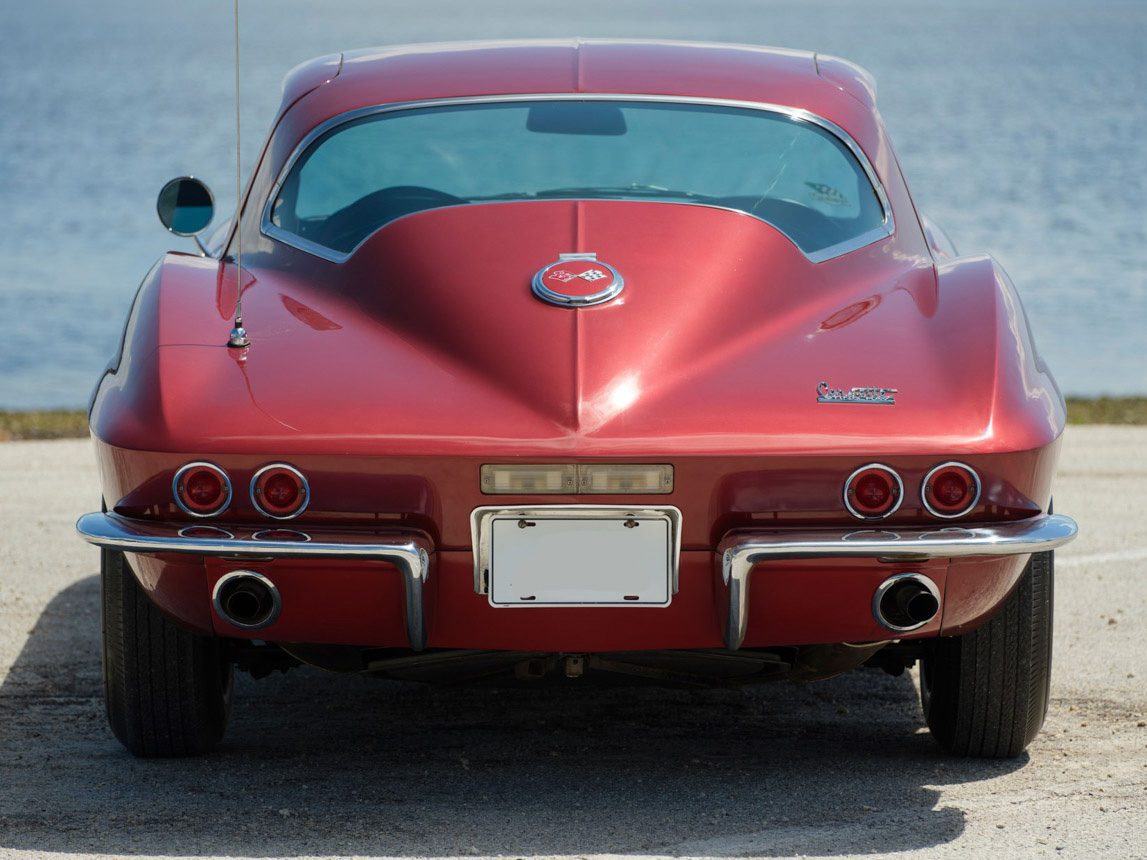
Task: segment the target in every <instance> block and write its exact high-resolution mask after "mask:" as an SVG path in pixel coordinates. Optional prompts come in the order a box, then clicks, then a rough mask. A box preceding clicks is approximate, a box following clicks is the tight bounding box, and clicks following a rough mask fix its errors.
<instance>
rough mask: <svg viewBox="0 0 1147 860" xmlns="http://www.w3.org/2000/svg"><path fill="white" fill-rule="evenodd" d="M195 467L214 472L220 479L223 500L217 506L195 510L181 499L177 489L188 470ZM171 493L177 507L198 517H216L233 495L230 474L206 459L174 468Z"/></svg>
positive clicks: (229, 503)
mask: <svg viewBox="0 0 1147 860" xmlns="http://www.w3.org/2000/svg"><path fill="white" fill-rule="evenodd" d="M196 469H206V470H208V471H211V472H215V473H216V474H217V475H218V476H219V478H220V479H221V481H222V484H223V490H224V496H223V501H222V502H221V503H220V504H219V506H218V507H216V508H212V509H211V510H210V511H197V510H195V509H194V508H192V507H190V506H188V504H187V503H186V502H184V500H183V495H182V493H180V491H179V487H180V484H181V483H182V481H183V478H184V477H185V476H186V475H187V474H188V473H189V472H192V471H194V470H196ZM171 495H172V498H174V499H175V504H176V505H177V506H178V507H179V509H180V510H181V511H183V512H184V513H185V514H187V515H188V516H192V517H198V518H199V519H207V518H209V517H217V516H219V515H220V514H221V513H223V512H224V511H225V510H227V508H228V507H230V505H231V499H232V496H233V493H232V487H231V476H230V475H228V474H227V472H226V470H224V469H223V468H222V467H221V466H217V465H216V464H214V463H209V462H207V461H206V460H196V461H195V462H192V463H186V464H184V465H183V466H180V467H179V469H177V470H176V472H175V476H174V477H173V478H172V479H171Z"/></svg>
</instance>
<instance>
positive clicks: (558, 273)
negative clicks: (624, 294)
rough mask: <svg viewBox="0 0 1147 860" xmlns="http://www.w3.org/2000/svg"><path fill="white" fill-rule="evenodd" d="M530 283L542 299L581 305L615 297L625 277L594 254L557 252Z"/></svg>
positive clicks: (558, 303) (599, 302)
mask: <svg viewBox="0 0 1147 860" xmlns="http://www.w3.org/2000/svg"><path fill="white" fill-rule="evenodd" d="M531 286H532V288H533V291H534V295H535V296H537V297H538V298H539V299H541V300H542V301H543V302H549V303H550V304H551V305H558V306H559V307H567V308H584V307H588V306H589V305H600V304H601V303H602V302H608V301H609V300H610V299H613V298H616V297H617V294H618V293H620V292H621V290H622V288H623V287H624V286H625V279H624V278H622V277H621V273H620V272H618V271H617V269H615V268H614V267H613V266H611V265H609V263H603V262H601V261H600V260H598V258H597V254H594V253H589V254H560V255H559V256H558V261H557V262H556V263H550V264H549V265H548V266H546V267H545V268H543V269H540V270H539V271H538V273H537V274H535V275H534V280H533V283H532V284H531Z"/></svg>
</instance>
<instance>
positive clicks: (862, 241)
mask: <svg viewBox="0 0 1147 860" xmlns="http://www.w3.org/2000/svg"><path fill="white" fill-rule="evenodd" d="M523 101H627V102H657V103H670V104H695V105H713V106H716V107H733V108H742V109H745V110H759V111H764V112H766V113H775V114H781V115H783V116H787V117H788V118H789V119H793V120H796V121H798V122H808V123H812V124H813V125H816V126H819V127H820V128H822V129H824V130H825V131H827V132H829V133H830V134H832V135H833V136H834V137H836V138H837V139H838V140H839V141H840V142H841V143H842V144H844V146H845V147H846V148H847V149H848V150H849V152H851V153H852V155H853V157H854V158H855V159H856V160H857V161H858V162H859V163H860V166H861V169H862V170H863V171H864V174H865V176H867V177H868V181H869V183H870V184H871V185H872V189H873V191H875V192H876V197H877V199H878V200H879V201H880V207H881V209H882V210H883V211H884V221H883V223H882V224H881V225H880V226H879V227H875V228H873V229H872V230H869V231H867V232H865V233H862V234H860V235H859V236H855V237H853V238H852V239H847V240H845V241H844V242H839V243H837V244H836V245H830V246H829V247H827V248H821V249H820V250H819V251H812V252H809V253H805V252H804V251H801V253H802V254H803V255H804V256H805V258H806V259H807V260H808V261H809V262H810V263H823V262H826V261H828V260H832V259H835V258H837V257H842V256H844V255H845V254H849V253H851V252H853V251H857V250H859V249H860V248H863V247H866V246H867V245H871V244H873V243H874V242H879V241H880V240H881V239H884V238H887V237H888V236H891V235H892V234H893V233H895V232H896V221H895V219H894V217H893V214H892V204H891V203H890V202H889V199H888V193H887V192H886V191H885V190H884V184H883V183H882V182H881V181H880V178H879V176H877V173H876V170H875V168H874V167H873V166H872V163H871V162H870V161H869V160H868V156H867V155H865V153H864V150H863V149H861V148H860V144H858V143H857V142H856V141H855V140H854V139H853V137H852V135H850V134H849V133H848V132H847V131H845V130H844V129H843V128H841V127H840V126H839V125H837V124H836V123H834V122H832V121H831V120H827V119H825V118H824V117H822V116H819V115H817V114H814V113H812V112H811V111H808V110H805V109H804V108H797V107H792V106H790V105H778V104H771V103H768V102H751V101H744V100H740V99H716V98H704V97H701V96H667V95H641V94H636V93H515V94H511V95H487V96H468V97H462V98H447V99H426V100H421V101H409V102H394V103H393V104H385V105H374V106H371V107H365V108H358V109H356V110H351V111H347V112H346V113H342V114H339V115H338V116H334V117H331V118H330V119H328V120H325V121H324V122H321V123H319V124H318V125H317V126H315V127H314V128H313V129H311V130H310V131H309V132H308V133H307V134H306V136H305V137H303V139H302V140H301V141H299V143H298V144H297V145H296V146H295V148H294V150H292V151H291V154H290V156H288V157H287V160H286V162H284V164H283V168H282V169H281V170H280V171H279V175H278V176H277V177H276V179H275V184H274V185H273V186H272V187H271V191H270V193H269V194H268V195H267V200H266V202H265V203H264V204H263V215H262V218H261V219H260V223H259V232H260V233H262V234H263V235H264V236H266V237H267V238H268V239H274V240H275V241H278V242H282V243H283V244H284V245H289V246H291V247H292V248H295V249H297V250H299V251H302V252H304V253H307V254H311V255H312V256H315V257H319V258H321V259H323V260H326V261H328V262H330V263H343V262H346V260H348V259H349V258H350V257H351V255H353V254H354V252H355V251H357V250H358V249H359V247H360V246H361V245H362V244H363V242H366V241H367V240H368V239H369V238H370V236H368V237H367V238H366V239H363V240H362V242H359V244H358V245H356V246H355V247H354V248H352V249H351V250H350V251H348V252H341V251H334V250H332V249H330V248H327V247H325V246H323V245H320V244H318V243H317V242H312V241H311V240H309V239H304V238H303V237H302V236H297V235H295V234H294V233H290V232H288V231H286V230H284V229H283V228H281V227H278V226H276V225H275V224H274V223H272V221H271V215H272V213H271V209H272V207H273V206H274V203H275V200H276V199H277V198H278V196H279V191H280V189H281V188H282V187H283V183H284V182H285V181H286V179H287V176H288V175H290V172H291V169H292V168H293V167H294V166H295V162H296V161H297V160H298V159H299V158H300V156H302V154H303V153H304V152H305V151H306V149H307V148H308V147H309V146H310V145H311V144H312V143H313V142H314V141H315V140H317V139H318V138H319V137H321V136H322V135H324V134H326V133H327V132H328V131H330V130H331V129H333V128H335V127H336V126H340V125H344V124H346V123H348V122H354V121H355V120H359V119H362V118H364V117H368V116H373V115H375V114H381V113H390V112H392V111H400V110H413V109H416V108H426V107H452V106H455V105H466V104H493V103H499V102H505V103H514V102H523ZM563 199H568V200H578V199H584V198H576V197H572V198H556V197H547V198H545V200H546V201H547V202H549V201H559V200H563ZM499 202H506V203H530V202H537V201H532V200H510V201H499ZM647 202H651V203H668V204H670V205H676V206H705V207H706V208H709V209H721V210H724V211H727V212H736V213H738V214H740V215H744V216H745V217H746V218H753V219H755V220H757V221H761V222H762V223H765V224H768V225H769V226H770V227H772V228H773V229H775V230H780V228H779V227H778V226H777V225H776V224H773V223H772V222H770V221H766V220H765V219H764V218H759V217H757V216H756V215H751V214H749V213H748V212H745V211H744V210H742V209H732V208H730V207H727V206H713V205H710V204H707V203H686V202H683V201H680V200H651V201H647ZM458 205H471V206H473V205H484V204H472V203H471V204H458ZM422 211H425V210H422ZM417 214H419V213H418V212H412V213H410V214H408V215H403V216H402V217H401V218H395V219H394V221H388V222H387V224H385V225H383V226H389V225H390V224H394V223H396V222H398V221H401V220H402V219H403V218H409V217H411V216H412V215H417ZM375 232H377V231H375ZM781 232H782V233H783V232H784V231H781ZM370 235H371V236H373V235H374V233H371V234H370ZM790 241H792V240H791V239H790ZM793 245H794V247H797V246H796V243H795V242H794V243H793ZM797 249H798V250H800V248H799V247H798V248H797Z"/></svg>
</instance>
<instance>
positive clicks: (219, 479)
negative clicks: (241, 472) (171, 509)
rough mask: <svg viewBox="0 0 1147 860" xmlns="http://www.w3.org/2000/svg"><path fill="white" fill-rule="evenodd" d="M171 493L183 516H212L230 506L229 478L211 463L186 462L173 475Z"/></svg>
mask: <svg viewBox="0 0 1147 860" xmlns="http://www.w3.org/2000/svg"><path fill="white" fill-rule="evenodd" d="M171 493H172V495H173V496H174V497H175V504H177V505H179V508H180V510H182V511H183V512H184V513H186V514H191V516H193V517H213V516H215V515H216V514H219V513H222V512H223V511H225V510H226V509H227V506H228V505H229V504H231V479H230V478H229V477H227V473H226V472H224V471H223V470H222V469H220V468H219V467H218V466H216V465H215V464H214V463H203V462H197V463H188V464H187V465H186V466H182V467H181V468H180V469H179V471H177V472H176V473H175V477H174V478H173V479H172V481H171Z"/></svg>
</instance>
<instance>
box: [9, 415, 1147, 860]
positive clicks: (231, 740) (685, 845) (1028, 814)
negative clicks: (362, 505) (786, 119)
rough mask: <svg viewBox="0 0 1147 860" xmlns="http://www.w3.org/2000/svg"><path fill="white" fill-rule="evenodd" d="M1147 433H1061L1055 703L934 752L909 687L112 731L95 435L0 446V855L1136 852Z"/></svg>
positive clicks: (533, 702)
mask: <svg viewBox="0 0 1147 860" xmlns="http://www.w3.org/2000/svg"><path fill="white" fill-rule="evenodd" d="M1144 481H1147V428H1111V427H1072V428H1070V429H1069V431H1068V438H1067V441H1066V444H1065V451H1064V458H1063V462H1062V471H1061V473H1060V477H1059V482H1058V485H1057V490H1056V508H1057V510H1060V511H1063V512H1065V513H1070V514H1072V515H1073V516H1075V517H1076V518H1077V519H1078V520H1079V522H1080V526H1081V528H1082V536H1081V537H1080V539H1079V540H1078V541H1076V542H1075V543H1074V544H1072V545H1071V546H1069V547H1068V548H1067V549H1065V550H1063V551H1062V552H1061V553H1060V554H1059V556H1058V568H1057V570H1058V581H1057V583H1056V592H1057V593H1056V598H1057V616H1056V628H1055V640H1056V656H1055V679H1054V684H1053V698H1052V704H1051V713H1050V716H1049V718H1048V723H1047V725H1046V726H1045V727H1044V731H1043V733H1042V734H1041V735H1040V736H1039V738H1037V739H1036V741H1035V742H1034V743H1033V744H1032V746H1031V747H1030V750H1029V755H1028V756H1024V757H1021V758H1020V759H1018V760H1015V761H1010V762H982V761H962V760H958V759H952V758H948V757H945V756H944V755H942V754H941V753H940V752H939V750H938V748H937V747H936V746H935V745H934V744H933V742H932V741H931V739H930V738H929V736H928V734H927V732H926V731H925V730H924V728H923V727H922V720H921V717H920V714H919V705H918V703H917V698H916V687H915V679H914V678H913V677H911V676H910V675H904V676H902V677H899V678H893V677H889V676H887V675H884V674H883V673H878V672H874V671H857V672H853V673H851V674H849V675H846V676H843V677H841V678H838V679H835V680H832V681H824V682H819V683H815V684H808V685H797V684H787V683H782V684H773V685H767V686H760V687H756V688H751V689H749V690H744V691H729V690H706V691H700V692H698V691H679V690H661V689H652V688H618V687H598V686H582V685H580V684H578V685H574V684H571V685H568V686H559V687H544V688H538V687H517V688H509V689H500V690H492V689H484V688H482V689H480V688H463V687H458V688H449V687H448V688H428V687H423V686H418V685H413V684H400V683H393V682H380V681H376V680H373V679H367V678H359V677H346V676H334V675H328V674H324V673H321V672H318V671H308V670H298V671H295V672H292V673H290V674H287V675H275V676H273V677H270V678H267V679H264V680H262V681H258V682H254V681H251V680H250V679H248V678H245V677H244V678H242V679H240V681H239V683H238V685H237V696H236V704H235V712H234V716H233V720H232V724H231V728H230V730H229V734H228V737H227V741H226V744H225V745H224V747H223V748H222V749H221V750H220V751H219V752H218V753H217V754H215V755H213V756H210V757H207V758H203V759H198V760H185V761H151V762H147V761H137V760H135V759H133V758H131V757H130V756H129V755H128V754H127V753H126V752H124V751H123V749H122V748H121V747H120V746H119V744H118V743H117V742H116V741H115V740H114V739H113V738H112V736H111V735H110V733H109V732H108V730H107V728H106V727H105V724H104V714H103V704H102V698H101V690H100V667H99V644H98V637H99V609H98V594H99V586H98V577H97V555H96V552H95V551H94V550H92V549H91V548H90V547H88V546H86V545H85V544H83V543H82V542H81V541H79V540H78V539H77V538H76V537H74V535H73V532H72V523H73V521H74V520H75V518H76V516H77V515H78V514H79V513H81V512H83V511H85V510H89V509H92V507H93V506H94V504H95V503H96V499H97V498H98V492H97V487H96V475H95V468H94V464H93V460H92V456H91V451H90V449H89V446H88V443H86V442H77V441H60V442H19V443H8V444H3V445H0V856H3V857H9V856H11V857H48V856H51V857H56V856H59V855H67V856H107V855H114V856H122V855H129V856H176V857H193V856H223V857H271V856H287V857H302V856H306V857H311V856H320V857H350V856H361V855H369V856H394V857H425V856H432V857H439V856H474V855H483V856H484V855H506V856H510V857H514V856H524V855H546V856H563V857H565V856H576V857H582V856H587V855H604V854H621V855H626V856H635V855H690V856H750V855H753V856H769V857H783V856H792V855H796V856H801V855H806V856H816V857H825V856H831V857H848V856H861V857H881V856H891V855H895V856H897V857H904V856H927V857H935V856H953V855H956V856H974V857H978V856H984V855H986V854H991V855H993V856H1004V857H1025V858H1026V857H1095V856H1110V857H1119V858H1128V857H1145V856H1147V725H1145V721H1147V688H1145V686H1144V681H1145V680H1147V639H1145V632H1147V611H1145V610H1147V605H1145V604H1147V520H1145V518H1144V516H1143V514H1142V513H1141V507H1140V506H1139V505H1137V504H1133V503H1132V502H1131V500H1132V499H1134V498H1137V496H1138V491H1139V490H1141V488H1142V487H1143V485H1144Z"/></svg>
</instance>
